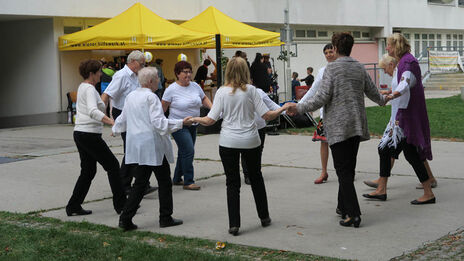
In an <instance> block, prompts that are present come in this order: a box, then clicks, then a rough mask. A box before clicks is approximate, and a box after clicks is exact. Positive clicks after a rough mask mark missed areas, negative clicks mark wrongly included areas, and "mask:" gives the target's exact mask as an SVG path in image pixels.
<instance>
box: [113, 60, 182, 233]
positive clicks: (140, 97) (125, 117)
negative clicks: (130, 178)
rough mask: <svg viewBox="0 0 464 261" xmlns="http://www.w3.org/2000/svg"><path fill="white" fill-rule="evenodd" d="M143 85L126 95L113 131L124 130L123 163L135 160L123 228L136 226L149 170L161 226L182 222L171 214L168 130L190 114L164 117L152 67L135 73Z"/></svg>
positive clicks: (122, 215)
mask: <svg viewBox="0 0 464 261" xmlns="http://www.w3.org/2000/svg"><path fill="white" fill-rule="evenodd" d="M138 80H139V82H140V84H141V86H142V88H137V89H136V90H135V91H133V92H131V93H129V95H127V98H126V101H125V106H124V109H123V111H122V113H121V115H120V117H118V119H117V120H116V122H115V125H114V126H113V133H123V132H127V140H126V141H127V148H126V152H125V159H126V164H134V170H133V175H134V177H135V182H134V185H133V188H132V190H131V192H130V193H129V197H128V199H127V202H126V204H125V206H124V208H123V211H122V214H121V216H120V218H119V227H121V228H123V229H124V230H125V231H127V230H133V229H136V228H137V226H136V225H135V224H134V223H133V222H132V218H133V217H134V216H135V213H136V212H137V208H138V206H139V204H140V201H141V200H142V198H143V195H144V192H145V189H146V187H147V184H148V180H149V178H150V175H151V173H152V172H154V173H155V176H156V179H157V180H158V185H159V190H158V196H159V203H160V209H159V211H160V217H159V224H160V227H169V226H176V225H180V224H182V223H183V222H182V220H180V219H175V218H172V216H171V215H172V212H173V203H172V183H171V171H170V167H169V163H173V162H174V154H173V151H172V144H171V140H170V138H169V134H170V133H172V132H175V131H177V130H179V129H182V127H183V125H190V124H191V123H190V121H189V119H190V117H186V118H185V119H183V120H182V119H180V120H173V119H166V117H165V116H164V111H163V108H162V106H161V102H160V100H159V98H158V96H156V94H155V93H154V92H155V91H156V90H157V89H158V82H159V78H158V72H157V70H156V68H154V67H147V68H143V69H141V70H140V71H139V73H138Z"/></svg>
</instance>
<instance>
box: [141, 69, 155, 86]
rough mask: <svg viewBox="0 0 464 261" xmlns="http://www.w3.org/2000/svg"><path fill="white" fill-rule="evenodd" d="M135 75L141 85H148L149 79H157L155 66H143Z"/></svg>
mask: <svg viewBox="0 0 464 261" xmlns="http://www.w3.org/2000/svg"><path fill="white" fill-rule="evenodd" d="M137 77H138V79H139V83H140V85H141V86H142V87H148V84H149V83H150V80H156V79H158V70H157V69H156V68H155V67H144V68H142V69H141V70H140V71H139V72H138V73H137Z"/></svg>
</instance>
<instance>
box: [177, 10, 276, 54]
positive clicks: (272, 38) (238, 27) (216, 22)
mask: <svg viewBox="0 0 464 261" xmlns="http://www.w3.org/2000/svg"><path fill="white" fill-rule="evenodd" d="M180 26H182V27H184V28H186V29H189V30H192V31H197V32H202V33H207V34H214V35H217V34H219V35H221V40H222V41H221V47H222V48H247V47H263V46H280V45H282V44H284V43H283V42H281V41H280V33H275V32H270V31H266V30H262V29H259V28H256V27H253V26H250V25H247V24H244V23H242V22H239V21H237V20H235V19H233V18H231V17H229V16H227V15H225V14H224V13H222V12H221V11H219V10H217V9H216V8H215V7H213V6H210V7H208V8H207V9H206V10H205V11H203V12H202V13H201V14H199V15H197V16H195V17H194V18H192V19H190V20H188V21H187V22H184V23H182V24H181V25H180ZM201 47H202V48H215V47H216V45H215V43H208V44H205V45H203V46H201Z"/></svg>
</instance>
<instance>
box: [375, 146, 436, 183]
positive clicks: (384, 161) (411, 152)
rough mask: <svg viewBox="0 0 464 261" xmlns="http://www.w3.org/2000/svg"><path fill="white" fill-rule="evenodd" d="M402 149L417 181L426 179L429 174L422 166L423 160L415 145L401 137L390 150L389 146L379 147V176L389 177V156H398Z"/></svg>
mask: <svg viewBox="0 0 464 261" xmlns="http://www.w3.org/2000/svg"><path fill="white" fill-rule="evenodd" d="M401 151H403V153H404V157H405V158H406V160H407V161H408V162H409V164H411V166H412V168H413V169H414V172H415V173H416V175H417V177H418V178H419V181H420V182H421V183H423V182H425V181H427V180H428V179H429V176H428V174H427V169H426V168H425V166H424V162H423V161H422V160H421V158H420V155H419V151H418V149H417V147H416V146H414V145H412V144H409V143H406V139H403V140H402V141H401V142H400V143H399V144H398V146H397V148H396V149H395V150H394V151H392V150H391V149H390V148H388V147H387V146H385V148H383V149H380V148H379V157H380V176H381V177H390V174H391V157H392V156H395V155H396V157H395V158H398V156H397V155H399V154H400V153H401ZM392 154H395V155H392Z"/></svg>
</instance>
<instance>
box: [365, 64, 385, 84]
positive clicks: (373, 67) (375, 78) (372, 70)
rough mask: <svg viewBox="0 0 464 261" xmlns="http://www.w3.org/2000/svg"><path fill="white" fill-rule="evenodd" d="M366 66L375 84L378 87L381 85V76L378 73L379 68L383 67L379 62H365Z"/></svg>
mask: <svg viewBox="0 0 464 261" xmlns="http://www.w3.org/2000/svg"><path fill="white" fill-rule="evenodd" d="M363 65H364V68H365V69H366V71H367V73H368V74H369V75H370V76H371V79H372V81H373V82H374V83H375V86H377V88H379V87H380V81H379V80H380V79H379V78H380V77H379V75H378V72H377V71H378V70H381V69H382V68H379V64H378V63H363Z"/></svg>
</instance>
